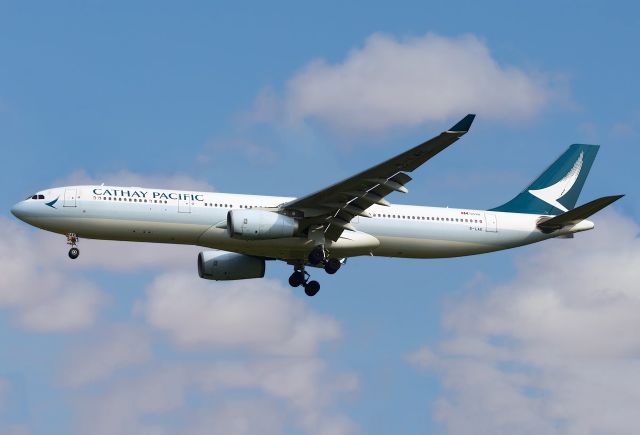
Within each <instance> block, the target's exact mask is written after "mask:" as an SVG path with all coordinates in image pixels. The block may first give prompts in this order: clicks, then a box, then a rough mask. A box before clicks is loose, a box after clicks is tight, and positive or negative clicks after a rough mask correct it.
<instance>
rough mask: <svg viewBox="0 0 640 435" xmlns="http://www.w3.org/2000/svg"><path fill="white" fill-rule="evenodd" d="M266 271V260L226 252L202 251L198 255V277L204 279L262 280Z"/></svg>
mask: <svg viewBox="0 0 640 435" xmlns="http://www.w3.org/2000/svg"><path fill="white" fill-rule="evenodd" d="M264 270H265V264H264V258H258V257H252V256H250V255H244V254H237V253H235V252H226V251H202V252H201V253H199V254H198V275H199V276H200V278H204V279H214V280H216V281H228V280H233V279H250V278H262V277H263V276H264Z"/></svg>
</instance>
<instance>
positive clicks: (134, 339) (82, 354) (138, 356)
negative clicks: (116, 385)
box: [64, 325, 151, 385]
mask: <svg viewBox="0 0 640 435" xmlns="http://www.w3.org/2000/svg"><path fill="white" fill-rule="evenodd" d="M99 335H100V336H99V337H92V341H91V343H87V344H85V345H84V346H81V347H78V348H76V349H74V350H73V351H72V352H71V353H70V355H69V357H68V360H67V367H66V369H65V374H64V377H65V379H66V381H67V383H68V384H70V385H83V384H87V383H92V382H96V381H101V380H104V379H106V378H108V377H109V376H110V375H111V374H113V373H114V372H116V371H117V370H119V369H123V368H126V367H129V366H132V365H139V364H142V363H144V362H146V361H148V360H149V359H150V358H151V338H150V337H149V335H148V333H147V332H146V331H145V330H144V329H142V328H137V327H132V326H128V325H116V326H112V327H111V328H110V329H108V330H106V331H101V333H100V334H99Z"/></svg>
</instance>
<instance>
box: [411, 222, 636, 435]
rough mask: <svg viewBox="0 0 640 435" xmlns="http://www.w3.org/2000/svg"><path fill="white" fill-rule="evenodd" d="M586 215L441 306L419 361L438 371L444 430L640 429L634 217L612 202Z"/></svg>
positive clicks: (548, 431) (439, 408)
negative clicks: (493, 282) (427, 351)
mask: <svg viewBox="0 0 640 435" xmlns="http://www.w3.org/2000/svg"><path fill="white" fill-rule="evenodd" d="M596 221H597V227H596V229H595V231H591V232H589V233H584V234H580V235H578V236H576V238H575V239H573V240H557V241H549V242H546V243H545V244H544V245H542V246H541V248H540V249H539V251H537V253H536V254H533V255H528V256H526V257H523V258H522V259H521V260H520V262H519V272H518V275H517V276H516V278H515V279H514V280H513V281H512V282H509V283H507V284H505V285H502V286H499V287H497V288H495V289H492V290H491V291H490V292H489V293H488V294H485V295H483V296H477V297H475V298H469V299H468V300H466V301H464V302H462V303H460V304H458V305H457V306H455V307H454V308H452V309H451V310H449V312H447V314H446V317H445V327H446V329H447V330H448V332H449V333H450V338H449V339H446V340H444V341H443V342H441V343H439V344H438V345H437V346H435V347H432V349H431V351H432V352H433V356H434V357H433V361H431V362H429V364H428V366H430V367H435V369H436V370H437V371H439V372H440V373H441V375H442V382H443V386H444V394H443V396H442V397H441V398H440V399H439V400H438V402H437V403H436V406H435V417H436V419H437V420H439V421H440V422H441V423H442V424H443V425H444V427H445V428H446V429H447V433H451V434H467V433H468V434H471V433H479V432H480V433H495V434H501V433H504V434H511V433H516V432H517V433H525V434H526V433H546V434H608V433H616V434H634V433H638V432H639V431H640V423H639V422H638V419H637V405H638V403H640V359H639V358H638V357H640V334H639V333H638V331H640V316H638V312H640V287H639V286H638V282H640V239H638V231H639V227H638V225H637V224H636V223H635V222H632V221H631V220H629V219H627V218H624V217H621V216H619V215H616V214H614V213H609V214H608V215H600V216H598V218H597V219H596ZM413 362H414V363H417V364H418V365H421V359H420V358H414V361H413Z"/></svg>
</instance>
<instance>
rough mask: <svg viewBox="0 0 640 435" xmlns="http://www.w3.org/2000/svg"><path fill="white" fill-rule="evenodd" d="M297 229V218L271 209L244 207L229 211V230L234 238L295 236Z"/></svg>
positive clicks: (257, 238)
mask: <svg viewBox="0 0 640 435" xmlns="http://www.w3.org/2000/svg"><path fill="white" fill-rule="evenodd" d="M297 230H298V221H297V220H295V218H292V217H290V216H285V215H282V214H279V213H274V212H271V211H265V210H253V209H244V210H231V211H229V212H228V213H227V232H228V233H229V237H232V238H234V239H242V240H268V239H281V238H284V237H291V236H293V234H294V233H295V232H296V231H297Z"/></svg>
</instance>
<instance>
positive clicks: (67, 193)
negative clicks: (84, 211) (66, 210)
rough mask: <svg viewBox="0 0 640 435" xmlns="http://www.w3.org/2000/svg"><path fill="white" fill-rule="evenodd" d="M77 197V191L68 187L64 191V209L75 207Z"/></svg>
mask: <svg viewBox="0 0 640 435" xmlns="http://www.w3.org/2000/svg"><path fill="white" fill-rule="evenodd" d="M77 196H78V189H77V188H75V187H69V188H67V189H65V190H64V205H63V206H64V207H75V206H76V197H77Z"/></svg>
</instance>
